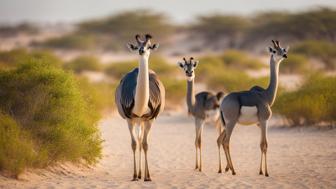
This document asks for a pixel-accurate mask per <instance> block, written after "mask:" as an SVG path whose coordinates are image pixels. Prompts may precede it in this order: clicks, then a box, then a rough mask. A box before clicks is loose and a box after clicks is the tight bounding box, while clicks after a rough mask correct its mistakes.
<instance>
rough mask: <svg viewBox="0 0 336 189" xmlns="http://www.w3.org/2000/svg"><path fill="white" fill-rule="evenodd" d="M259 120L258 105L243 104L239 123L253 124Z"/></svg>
mask: <svg viewBox="0 0 336 189" xmlns="http://www.w3.org/2000/svg"><path fill="white" fill-rule="evenodd" d="M258 121H259V119H258V109H257V107H256V106H242V107H241V109H240V116H239V119H238V123H239V124H242V125H252V124H255V123H257V122H258Z"/></svg>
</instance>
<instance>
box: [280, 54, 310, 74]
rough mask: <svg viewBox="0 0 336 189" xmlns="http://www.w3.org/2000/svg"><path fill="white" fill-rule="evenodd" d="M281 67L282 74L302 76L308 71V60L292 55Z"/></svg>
mask: <svg viewBox="0 0 336 189" xmlns="http://www.w3.org/2000/svg"><path fill="white" fill-rule="evenodd" d="M280 67H281V68H280V72H281V73H288V74H293V73H299V74H302V73H304V72H306V71H308V67H309V65H308V59H307V58H306V57H305V56H303V55H300V54H295V53H291V54H290V55H289V56H288V58H287V59H285V60H284V61H283V62H282V63H281V66H280Z"/></svg>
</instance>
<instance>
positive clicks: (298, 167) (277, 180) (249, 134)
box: [0, 115, 336, 188]
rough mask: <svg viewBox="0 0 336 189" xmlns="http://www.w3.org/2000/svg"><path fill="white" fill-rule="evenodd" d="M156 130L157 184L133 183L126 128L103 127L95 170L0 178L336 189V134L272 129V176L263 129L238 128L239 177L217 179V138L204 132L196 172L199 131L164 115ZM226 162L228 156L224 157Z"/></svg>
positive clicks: (35, 184)
mask: <svg viewBox="0 0 336 189" xmlns="http://www.w3.org/2000/svg"><path fill="white" fill-rule="evenodd" d="M154 124H155V125H154V127H153V128H152V133H151V137H150V138H151V140H150V144H149V150H150V151H149V153H150V154H149V162H150V170H151V175H152V179H153V182H149V183H148V182H143V181H138V182H131V181H130V180H131V177H132V171H133V170H132V166H133V164H132V155H131V154H132V151H131V145H130V136H129V132H128V128H127V126H126V123H125V122H124V121H123V120H122V119H120V118H118V117H114V118H110V119H106V120H103V121H102V123H101V131H102V136H103V138H104V139H105V142H104V156H103V159H102V160H101V161H100V163H99V164H98V165H97V166H96V167H95V168H92V169H85V168H83V169H82V170H78V168H77V169H71V168H64V171H63V172H62V174H60V172H59V171H55V172H52V171H39V173H37V174H32V175H28V176H27V179H28V180H29V181H27V180H26V181H16V180H12V179H5V178H2V177H0V188H261V187H267V188H269V187H270V188H336V138H335V136H336V130H316V129H309V128H308V129H307V128H305V129H280V128H273V129H272V128H271V129H269V135H268V137H269V152H268V162H269V173H270V177H269V178H266V177H264V176H259V175H258V170H259V167H258V166H259V158H260V150H259V139H260V135H259V129H258V128H257V127H253V126H252V127H246V126H245V127H244V126H238V127H237V128H235V130H234V132H233V136H232V142H231V150H232V152H231V153H232V158H233V163H234V165H235V168H236V171H237V175H236V176H232V175H231V174H229V173H224V174H218V173H217V167H218V161H217V146H216V142H215V141H216V137H217V133H216V131H215V129H214V128H212V127H210V126H208V127H206V128H205V129H204V133H203V136H204V137H203V138H204V139H203V168H204V171H203V173H199V172H196V171H194V170H193V168H194V161H195V152H194V126H193V124H192V119H191V118H187V117H185V116H181V115H180V116H178V115H177V116H162V117H161V118H159V119H158V120H157V121H156V123H154ZM223 160H224V157H223Z"/></svg>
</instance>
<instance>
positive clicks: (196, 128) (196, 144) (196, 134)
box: [195, 119, 199, 169]
mask: <svg viewBox="0 0 336 189" xmlns="http://www.w3.org/2000/svg"><path fill="white" fill-rule="evenodd" d="M198 130H199V128H198V127H197V119H195V131H196V133H195V149H196V162H195V169H198V148H199V145H198Z"/></svg>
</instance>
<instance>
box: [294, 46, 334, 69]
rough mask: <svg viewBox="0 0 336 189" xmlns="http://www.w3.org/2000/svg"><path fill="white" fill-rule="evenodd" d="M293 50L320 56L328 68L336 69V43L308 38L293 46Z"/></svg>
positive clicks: (315, 56)
mask: <svg viewBox="0 0 336 189" xmlns="http://www.w3.org/2000/svg"><path fill="white" fill-rule="evenodd" d="M291 51H293V52H295V53H298V54H302V55H305V56H307V57H314V58H318V59H320V60H321V61H323V62H324V63H325V66H326V68H327V69H336V44H334V43H331V42H328V41H317V40H307V41H303V42H301V43H299V44H297V45H295V46H293V48H292V49H291Z"/></svg>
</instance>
